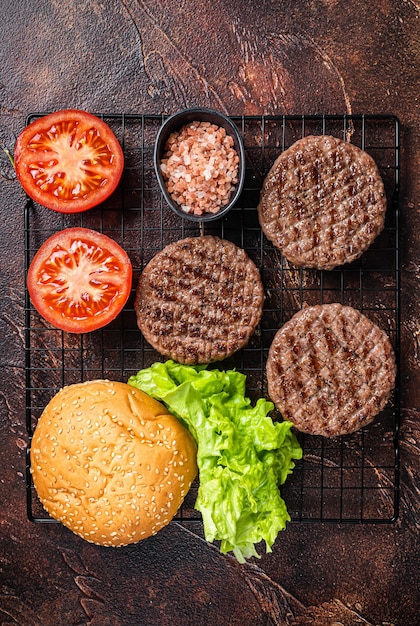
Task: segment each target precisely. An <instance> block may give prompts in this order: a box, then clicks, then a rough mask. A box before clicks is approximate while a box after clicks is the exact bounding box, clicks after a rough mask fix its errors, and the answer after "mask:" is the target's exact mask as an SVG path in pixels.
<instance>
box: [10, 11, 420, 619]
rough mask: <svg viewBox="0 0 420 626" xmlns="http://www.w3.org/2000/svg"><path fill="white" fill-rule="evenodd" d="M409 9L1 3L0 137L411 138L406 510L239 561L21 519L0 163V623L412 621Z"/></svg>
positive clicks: (16, 292)
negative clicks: (90, 116) (258, 129)
mask: <svg viewBox="0 0 420 626" xmlns="http://www.w3.org/2000/svg"><path fill="white" fill-rule="evenodd" d="M419 15H420V5H419V2H418V0H378V1H377V2H364V0H355V1H354V2H351V3H343V2H340V1H338V0H309V1H307V2H304V1H303V0H287V1H284V2H278V1H277V2H276V1H274V0H273V1H270V0H262V1H261V2H255V0H242V1H241V2H235V1H234V0H212V1H211V2H210V1H209V0H203V1H201V2H197V3H193V2H182V3H173V2H168V1H167V0H164V1H162V2H159V1H158V2H150V1H149V0H146V1H145V2H143V1H140V0H137V1H136V0H121V1H120V2H113V1H112V0H91V1H89V2H85V1H84V0H69V1H68V2H59V1H57V0H38V2H31V0H20V1H18V2H17V1H16V0H13V1H12V0H2V2H1V18H0V33H1V46H0V143H1V145H2V146H3V147H7V148H9V149H12V148H13V143H14V137H15V135H16V134H17V133H18V132H19V131H20V130H21V128H22V127H23V126H24V123H25V117H26V115H27V113H29V112H32V111H43V110H51V109H58V108H64V107H65V108H67V107H79V108H85V109H87V110H90V111H92V112H101V111H103V112H106V111H117V112H133V113H141V112H148V113H157V112H174V111H176V110H178V109H180V108H182V107H184V106H192V105H210V106H213V107H215V108H218V109H221V110H224V111H226V112H228V113H230V114H236V113H239V114H242V113H246V114H253V113H281V114H282V113H288V114H292V113H324V112H325V113H346V112H347V113H389V114H396V115H397V116H398V117H399V119H400V121H401V124H402V132H401V143H402V160H401V174H402V175H401V192H400V208H401V218H402V244H403V245H402V258H401V269H402V272H401V280H402V308H401V315H402V325H401V348H402V349H401V354H402V362H401V396H402V398H401V417H402V419H401V422H402V424H401V461H402V467H401V510H400V516H399V519H398V521H397V522H396V523H395V524H385V525H334V524H319V525H318V524H314V525H303V524H297V523H295V524H291V525H289V527H288V529H287V531H286V532H285V533H282V534H281V536H280V537H279V538H278V540H277V542H276V544H275V547H274V551H273V554H271V555H267V556H264V557H263V558H262V559H261V560H259V561H255V562H252V563H249V564H247V565H243V566H241V565H238V563H236V561H235V560H234V559H232V558H231V557H226V556H222V555H220V554H219V552H218V551H217V549H216V548H215V547H213V546H210V545H208V544H207V543H206V542H205V541H204V540H203V539H202V536H201V535H202V529H201V525H200V523H197V524H196V526H189V527H188V529H185V528H184V527H182V526H179V525H178V524H177V523H173V524H171V525H170V526H169V527H168V528H166V529H165V530H164V531H162V532H161V533H159V534H158V535H157V536H156V537H154V538H152V539H150V540H147V541H145V542H143V543H141V544H139V545H137V546H132V547H128V548H121V549H118V550H117V551H114V550H109V549H101V548H99V547H95V546H91V545H90V544H87V543H85V542H82V541H81V540H79V539H78V538H77V537H75V536H73V535H72V534H71V533H70V532H69V531H67V530H66V529H64V528H62V527H61V526H59V525H34V524H31V523H30V522H28V521H27V515H26V508H25V477H24V468H25V455H24V451H25V446H26V431H25V425H24V415H25V398H24V388H25V378H24V349H23V348H24V337H23V326H24V265H23V244H24V242H23V207H24V202H25V197H24V194H23V192H22V191H21V189H20V188H19V185H18V183H17V181H16V180H15V178H14V173H13V169H12V167H11V166H10V163H9V161H8V159H7V157H6V155H5V154H4V153H3V152H2V153H1V154H0V207H1V212H2V228H1V231H0V264H1V265H0V267H1V271H0V280H1V294H2V298H1V304H0V341H1V357H0V358H1V370H2V376H1V381H0V434H1V446H0V459H1V476H0V623H1V624H5V625H7V626H9V625H11V624H20V625H22V626H35V625H37V626H38V625H40V626H59V625H60V626H61V625H63V626H64V625H66V626H67V625H79V624H92V625H94V626H108V625H109V626H111V625H112V626H114V625H115V626H116V625H124V626H126V625H133V626H134V625H136V626H137V625H142V626H143V625H144V626H159V625H169V624H170V625H171V626H172V625H180V626H184V625H191V626H199V625H210V626H217V625H219V624H220V625H235V624H238V625H241V626H247V625H249V626H251V625H252V626H255V625H261V626H263V625H267V626H268V625H272V624H281V625H283V624H285V625H298V624H299V625H307V624H308V625H309V624H313V625H316V626H322V625H324V624H325V625H330V626H332V625H333V624H335V625H336V626H337V625H338V624H344V625H346V626H347V625H355V624H372V625H383V626H385V624H386V625H389V624H394V625H398V626H407V625H413V626H414V625H415V624H418V623H419V619H420V618H419V607H420V591H419V586H418V572H419V564H420V548H419V540H418V535H419V527H420V512H419V507H420V490H419V486H418V481H419V475H420V461H419V458H420V456H419V442H420V426H419V389H420V384H419V383H420V380H419V372H418V365H417V364H418V352H419V332H420V329H419V320H418V293H419V287H418V276H419V259H418V243H417V241H418V237H417V234H418V229H419V228H420V216H419V212H418V204H417V203H416V198H417V197H418V195H419V192H420V188H419V176H418V169H419V155H420V150H419V142H420V139H419V117H420V116H419V108H418V90H419V81H418V77H419V74H420V65H419V63H420V32H419V22H420V20H419Z"/></svg>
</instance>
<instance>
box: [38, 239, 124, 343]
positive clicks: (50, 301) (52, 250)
mask: <svg viewBox="0 0 420 626" xmlns="http://www.w3.org/2000/svg"><path fill="white" fill-rule="evenodd" d="M27 285H28V291H29V295H30V297H31V300H32V302H33V304H34V306H35V308H36V309H37V311H38V313H40V315H42V316H43V317H44V318H45V319H46V320H47V321H48V322H50V323H51V324H52V325H53V326H55V327H56V328H60V329H62V330H65V331H67V332H70V333H86V332H90V331H92V330H96V329H98V328H101V327H102V326H105V325H106V324H108V323H109V322H111V320H113V319H114V318H115V317H116V316H117V315H118V313H120V311H121V310H122V308H123V307H124V305H125V303H126V302H127V299H128V296H129V295H130V290H131V286H132V266H131V261H130V259H129V257H128V255H127V253H126V252H125V251H124V250H123V249H122V248H121V246H119V245H118V244H117V242H116V241H114V240H113V239H110V237H107V236H106V235H103V234H101V233H98V232H97V231H94V230H90V229H89V228H67V229H65V230H62V231H60V232H58V233H56V234H55V235H52V237H50V238H49V239H47V241H45V242H44V243H43V244H42V246H41V247H40V249H39V250H38V252H37V253H36V254H35V256H34V258H33V260H32V263H31V264H30V267H29V270H28V277H27Z"/></svg>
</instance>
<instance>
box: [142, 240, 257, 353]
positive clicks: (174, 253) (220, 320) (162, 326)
mask: <svg viewBox="0 0 420 626" xmlns="http://www.w3.org/2000/svg"><path fill="white" fill-rule="evenodd" d="M263 302H264V290H263V286H262V283H261V278H260V274H259V272H258V269H257V268H256V266H255V264H254V263H253V262H252V261H251V259H250V258H249V257H248V255H247V254H246V253H245V251H244V250H242V249H241V248H239V247H238V246H236V245H235V244H234V243H232V242H230V241H227V240H224V239H220V238H218V237H213V236H210V235H207V236H202V237H189V238H186V239H182V240H180V241H177V242H175V243H172V244H170V245H168V246H167V247H166V248H164V249H163V250H162V251H161V252H159V253H158V254H156V255H155V256H154V257H153V259H152V260H151V261H150V262H149V263H148V264H147V266H146V267H145V269H144V270H143V272H142V274H141V276H140V279H139V282H138V287H137V292H136V299H135V305H134V306H135V310H136V315H137V323H138V326H139V328H140V330H141V331H142V333H143V335H144V337H145V338H146V340H147V341H148V342H149V343H150V344H151V345H152V346H153V347H154V348H155V349H156V350H157V351H158V352H160V353H161V354H163V355H165V356H167V357H169V358H171V359H173V360H175V361H178V362H179V363H185V364H191V365H192V364H198V363H210V362H212V361H220V360H222V359H224V358H226V357H228V356H230V355H232V354H233V353H234V352H236V351H237V350H239V349H240V348H242V347H243V346H245V345H246V344H247V343H248V341H249V338H250V336H251V335H252V333H253V332H254V330H255V327H256V326H257V324H258V323H259V321H260V319H261V316H262V310H263Z"/></svg>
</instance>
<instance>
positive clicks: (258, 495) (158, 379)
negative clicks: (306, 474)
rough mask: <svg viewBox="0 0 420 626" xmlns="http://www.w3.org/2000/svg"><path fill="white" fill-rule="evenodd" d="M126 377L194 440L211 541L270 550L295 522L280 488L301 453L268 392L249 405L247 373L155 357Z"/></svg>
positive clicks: (241, 551)
mask: <svg viewBox="0 0 420 626" xmlns="http://www.w3.org/2000/svg"><path fill="white" fill-rule="evenodd" d="M128 384H130V385H133V386H134V387H137V388H138V389H141V390H142V391H144V392H145V393H148V394H149V395H150V396H152V397H154V398H156V399H157V400H159V401H161V402H163V403H164V404H165V406H166V407H167V408H168V410H169V411H170V412H171V413H173V414H174V415H176V416H177V417H178V418H179V419H180V420H181V422H182V423H183V424H184V425H185V426H186V427H187V428H188V430H189V431H190V433H191V434H192V436H193V437H194V439H195V441H196V443H197V463H198V468H199V487H198V496H197V500H196V503H195V508H196V509H197V510H198V511H200V512H201V515H202V518H203V525H204V534H205V537H206V539H207V540H208V541H209V542H213V541H220V550H221V552H222V553H227V552H230V551H232V552H233V553H234V555H235V556H236V558H237V559H238V561H239V562H241V563H243V562H244V561H245V560H246V559H248V558H250V557H252V556H255V557H259V554H258V553H257V550H256V546H257V544H259V543H260V542H261V541H264V542H265V546H266V552H271V549H272V545H273V544H274V541H275V539H276V537H277V535H278V533H279V531H280V530H284V528H285V527H286V523H287V522H288V521H290V516H289V513H288V511H287V507H286V504H285V502H284V500H283V498H282V497H281V495H280V491H279V487H280V486H281V485H282V484H283V483H284V482H285V480H286V478H287V476H288V475H289V474H290V473H291V472H292V470H293V468H294V465H295V464H294V460H297V459H300V458H301V457H302V449H301V447H300V445H299V443H298V441H297V439H296V437H295V435H294V433H293V432H292V431H291V427H292V424H291V422H288V421H283V422H277V421H276V422H274V421H273V420H272V419H271V418H270V416H269V415H268V413H269V412H270V411H271V410H272V409H273V408H274V405H273V403H272V402H268V401H267V400H265V399H264V398H260V399H259V400H257V402H256V404H255V405H254V406H252V404H251V400H250V399H249V398H248V397H246V395H245V394H246V376H245V375H244V374H242V373H240V372H238V371H236V370H226V371H222V370H219V369H207V367H206V366H189V365H180V364H179V363H175V362H174V361H167V362H165V363H154V364H153V365H152V366H151V367H149V368H147V369H143V370H141V371H139V372H138V373H137V374H136V375H135V376H132V377H130V379H129V380H128Z"/></svg>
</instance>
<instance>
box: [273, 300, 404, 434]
mask: <svg viewBox="0 0 420 626" xmlns="http://www.w3.org/2000/svg"><path fill="white" fill-rule="evenodd" d="M395 374H396V365H395V357H394V351H393V349H392V346H391V342H390V340H389V338H388V336H387V335H386V333H385V332H384V331H383V330H382V329H380V328H379V327H378V326H377V325H376V324H374V323H373V322H372V321H371V320H370V319H368V318H367V317H366V316H365V315H363V314H362V313H360V312H359V311H357V310H356V309H353V308H352V307H349V306H343V305H341V304H338V303H334V304H323V305H315V306H310V307H305V308H303V309H302V310H301V311H299V312H298V313H296V314H295V315H294V316H293V317H292V318H291V319H290V320H289V321H288V322H286V324H284V326H282V328H281V329H280V330H279V331H277V333H276V335H275V337H274V340H273V342H272V344H271V346H270V350H269V354H268V359H267V381H268V393H269V396H270V398H271V400H272V401H273V402H274V403H275V405H276V407H277V408H278V410H279V411H280V412H281V413H282V415H283V417H284V418H285V419H287V420H290V421H291V422H293V423H294V425H295V426H296V428H297V429H299V430H301V431H303V432H306V433H310V434H314V435H324V436H326V437H333V436H338V435H344V434H348V433H352V432H355V431H356V430H358V429H359V428H361V427H363V426H366V425H367V424H369V423H370V422H371V421H372V420H373V419H374V417H375V416H376V415H377V414H378V413H379V412H380V411H381V410H382V409H383V408H384V407H385V404H386V403H387V401H388V399H389V397H390V394H391V391H392V389H393V388H394V384H395Z"/></svg>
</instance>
